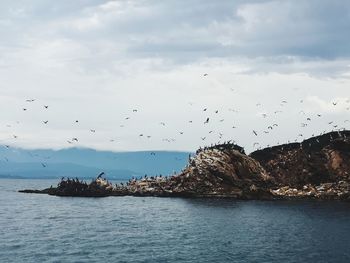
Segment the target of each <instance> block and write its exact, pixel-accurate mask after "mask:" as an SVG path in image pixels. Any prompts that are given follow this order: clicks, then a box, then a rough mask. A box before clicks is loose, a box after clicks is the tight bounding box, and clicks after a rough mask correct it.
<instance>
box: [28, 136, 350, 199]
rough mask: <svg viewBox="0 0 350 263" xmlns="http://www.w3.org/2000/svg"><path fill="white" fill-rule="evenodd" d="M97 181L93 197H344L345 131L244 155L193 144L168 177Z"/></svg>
mask: <svg viewBox="0 0 350 263" xmlns="http://www.w3.org/2000/svg"><path fill="white" fill-rule="evenodd" d="M100 181H101V180H100ZM101 182H103V180H102V181H101ZM101 182H99V183H98V184H96V183H94V187H95V188H96V185H97V187H98V189H99V190H98V191H99V192H98V193H99V196H101V191H100V189H102V193H106V195H116V196H120V195H135V196H183V197H230V198H237V199H283V198H289V199H290V198H302V199H305V198H308V199H309V198H310V199H345V200H350V194H349V192H350V131H341V132H331V133H327V134H324V135H321V136H317V137H313V138H311V139H308V140H305V141H303V142H302V143H292V144H286V145H280V146H275V147H271V148H266V149H263V150H259V151H256V152H253V153H251V154H250V155H246V154H245V153H244V150H243V148H242V147H240V146H237V145H234V144H232V143H225V144H219V145H215V146H211V147H205V148H203V149H199V150H198V151H197V152H196V156H195V157H191V158H190V160H189V163H188V165H187V166H186V167H185V168H184V170H183V171H182V172H181V173H180V174H177V175H174V176H171V177H161V176H156V177H146V176H145V177H144V178H140V179H137V180H136V179H132V180H130V181H129V182H128V183H127V184H126V185H116V186H111V184H106V183H101ZM61 185H62V183H61V184H60V185H59V186H61ZM74 187H75V186H73V188H74ZM79 187H80V186H79ZM95 188H88V189H95ZM50 189H51V190H50V191H48V190H47V189H46V190H44V191H43V193H49V194H54V195H62V193H64V195H72V196H78V195H79V191H75V190H74V191H73V192H72V194H70V191H65V189H62V187H57V188H53V189H52V188H50ZM56 189H58V190H56ZM104 189H106V191H105V192H104ZM28 191H29V192H30V191H31V190H27V192H28ZM45 191H46V192H45ZM32 192H34V191H32ZM35 192H37V191H35ZM80 196H82V195H80ZM84 196H85V195H84ZM91 196H94V195H91Z"/></svg>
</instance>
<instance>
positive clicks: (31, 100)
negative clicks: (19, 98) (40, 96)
mask: <svg viewBox="0 0 350 263" xmlns="http://www.w3.org/2000/svg"><path fill="white" fill-rule="evenodd" d="M33 101H35V99H29V100H26V102H33Z"/></svg>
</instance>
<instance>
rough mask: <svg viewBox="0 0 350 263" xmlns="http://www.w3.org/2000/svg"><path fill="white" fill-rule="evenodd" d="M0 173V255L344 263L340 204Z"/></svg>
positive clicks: (346, 243)
mask: <svg viewBox="0 0 350 263" xmlns="http://www.w3.org/2000/svg"><path fill="white" fill-rule="evenodd" d="M56 182H57V181H52V180H51V181H50V180H9V179H0V262H337V263H339V262H350V203H346V202H317V201H313V202H304V201H303V202H294V201H293V202H291V201H235V200H222V199H183V198H154V197H145V198H143V197H107V198H70V197H55V196H48V195H35V194H23V193H17V192H16V191H17V190H19V189H24V188H39V189H40V188H45V187H47V186H50V185H51V184H56Z"/></svg>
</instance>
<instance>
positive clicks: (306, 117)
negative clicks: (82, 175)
mask: <svg viewBox="0 0 350 263" xmlns="http://www.w3.org/2000/svg"><path fill="white" fill-rule="evenodd" d="M207 76H208V74H207V73H206V74H204V77H207ZM231 91H234V90H232V89H231ZM25 102H26V103H35V102H36V99H33V98H31V99H26V100H25ZM299 103H300V104H303V103H304V100H300V101H299ZM345 103H346V104H347V107H346V110H347V111H349V110H350V99H347V100H346V101H345ZM287 104H288V101H287V100H282V101H280V103H279V106H280V108H279V109H277V110H275V111H274V112H273V114H272V115H277V114H281V113H283V110H282V109H283V108H282V107H284V106H285V105H287ZM189 105H190V106H193V103H192V102H189ZM262 106H263V105H262V103H256V104H255V107H256V108H260V107H262ZM332 106H333V107H337V106H338V102H337V101H333V102H332ZM42 108H43V110H45V111H46V110H49V108H50V107H49V105H46V104H45V105H42ZM22 110H23V111H24V112H27V111H28V110H29V107H23V108H22ZM201 111H202V114H204V116H205V115H207V116H205V117H204V118H203V120H202V125H203V128H204V127H208V126H209V124H211V122H212V121H213V119H214V120H215V121H216V122H215V123H217V122H219V123H224V122H225V119H223V118H220V117H217V118H216V116H220V111H221V110H219V109H209V108H208V107H203V108H202V109H201ZM228 111H230V112H234V113H239V111H238V110H237V109H233V108H229V109H228ZM138 112H139V109H132V113H133V114H137V113H138ZM209 112H210V113H211V114H209ZM299 114H300V115H301V116H303V119H304V121H302V122H301V123H300V128H306V127H308V126H309V125H310V124H311V123H312V122H313V121H314V119H321V118H322V117H323V115H322V114H321V113H317V114H316V115H314V116H311V115H309V114H307V113H306V112H305V111H304V110H300V111H299ZM259 115H260V117H261V118H262V119H266V120H268V117H269V116H270V115H271V114H268V113H264V112H263V113H259ZM213 116H214V117H213ZM130 119H131V117H130V116H125V117H124V120H125V121H128V120H130ZM72 122H73V123H74V124H76V125H78V124H79V123H80V122H79V120H78V119H75V120H72ZM187 122H188V123H190V124H192V123H194V122H197V123H198V122H200V121H199V120H196V121H194V120H188V121H187ZM347 123H350V120H349V119H346V120H344V121H343V123H342V124H339V123H335V122H334V121H328V122H327V125H328V127H329V128H328V129H327V130H324V131H323V132H322V133H326V132H328V131H331V130H345V129H346V127H345V126H346V124H347ZM42 124H43V125H49V124H50V122H49V120H42ZM159 125H160V126H163V127H165V126H167V123H166V122H165V121H160V122H159ZM7 127H11V125H7ZM119 127H120V128H123V127H125V124H121V125H120V126H119ZM279 127H280V123H275V122H272V123H269V124H267V125H266V128H265V129H262V130H258V129H253V130H252V131H251V133H252V135H253V136H254V137H256V138H259V136H261V135H267V134H269V133H271V132H272V131H273V130H275V129H277V128H279ZM231 128H232V129H237V128H238V127H237V125H232V126H231ZM203 130H205V129H203ZM89 132H90V133H91V134H95V133H97V132H98V130H97V129H96V128H94V127H91V128H90V129H89ZM322 133H321V134H322ZM184 134H185V132H184V131H183V130H180V131H178V135H180V136H181V135H184ZM212 134H214V130H211V129H209V130H208V131H207V135H204V136H203V135H202V136H200V140H201V141H202V143H203V144H204V143H208V140H207V139H208V136H209V135H212ZM216 134H217V136H218V137H217V139H218V140H221V139H223V136H224V134H223V132H222V131H220V132H216ZM315 135H316V134H312V136H315ZM317 135H318V134H317ZM12 136H13V139H14V140H16V139H18V138H19V136H18V135H17V134H13V135H12ZM138 137H140V138H147V139H151V138H152V135H150V134H144V133H139V134H138ZM231 137H232V135H231ZM303 137H305V136H304V134H303V133H302V132H301V133H299V134H298V136H297V138H295V139H294V140H292V141H290V140H289V141H288V143H290V142H296V141H298V140H301V139H303ZM115 140H116V139H114V138H110V139H109V141H110V142H114V141H115ZM79 141H80V139H79V138H78V137H72V138H69V139H67V140H66V143H67V144H75V143H78V142H79ZM162 141H163V142H168V143H171V142H175V141H176V139H175V138H162ZM233 143H236V142H235V141H233ZM278 144H279V142H277V145H278ZM252 146H253V149H254V150H259V149H261V148H262V145H261V143H260V142H259V141H255V142H253V145H252ZM265 146H266V147H270V145H269V144H267V145H265ZM4 147H6V148H10V147H11V146H10V144H5V145H4ZM150 155H152V156H155V155H156V152H154V151H153V152H150ZM5 160H6V161H8V159H7V158H6V157H5ZM41 165H42V167H44V168H45V167H46V166H47V164H45V163H44V162H42V163H41Z"/></svg>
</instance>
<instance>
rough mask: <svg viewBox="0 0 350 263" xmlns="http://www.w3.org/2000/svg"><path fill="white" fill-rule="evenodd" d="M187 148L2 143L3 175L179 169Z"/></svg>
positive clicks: (115, 175) (120, 174)
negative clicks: (116, 149) (55, 147)
mask: <svg viewBox="0 0 350 263" xmlns="http://www.w3.org/2000/svg"><path fill="white" fill-rule="evenodd" d="M189 154H190V153H188V152H174V151H173V152H170V151H169V152H167V151H155V152H151V151H139V152H110V151H97V150H93V149H88V148H68V149H63V150H51V149H45V150H44V149H39V150H26V149H22V148H7V147H5V146H2V147H0V177H25V178H52V177H55V178H56V177H57V178H58V177H61V176H71V177H72V176H73V177H75V176H77V177H81V178H82V177H84V178H91V177H94V176H96V175H97V174H98V173H100V172H102V171H104V172H106V173H107V174H108V178H110V179H127V178H131V177H132V176H143V175H145V174H147V175H155V174H163V175H169V174H172V173H173V172H174V171H180V170H181V169H182V168H183V167H184V166H185V164H186V163H187V159H188V155H189Z"/></svg>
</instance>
